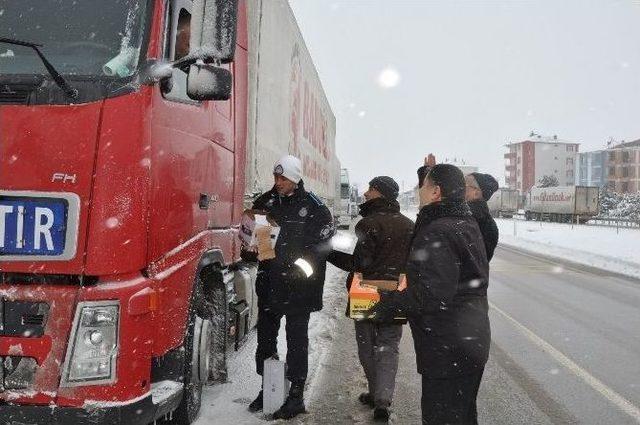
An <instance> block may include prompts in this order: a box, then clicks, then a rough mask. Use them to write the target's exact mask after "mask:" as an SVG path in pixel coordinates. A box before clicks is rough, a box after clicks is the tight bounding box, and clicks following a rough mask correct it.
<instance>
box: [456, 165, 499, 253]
mask: <svg viewBox="0 0 640 425" xmlns="http://www.w3.org/2000/svg"><path fill="white" fill-rule="evenodd" d="M464 179H465V182H466V186H467V187H466V192H465V199H466V200H467V203H468V204H469V208H471V214H473V218H475V219H476V221H477V222H478V226H479V227H480V232H481V233H482V239H483V240H484V247H485V250H486V251H487V260H489V261H491V259H492V258H493V252H494V251H495V249H496V245H498V236H499V235H498V226H497V225H496V221H495V220H494V219H493V217H491V214H490V213H489V206H488V205H487V201H489V199H491V196H492V195H493V194H494V193H495V191H496V190H498V187H499V185H498V181H497V180H496V179H495V178H493V176H492V175H490V174H483V173H471V174H467V175H466V176H465V178H464Z"/></svg>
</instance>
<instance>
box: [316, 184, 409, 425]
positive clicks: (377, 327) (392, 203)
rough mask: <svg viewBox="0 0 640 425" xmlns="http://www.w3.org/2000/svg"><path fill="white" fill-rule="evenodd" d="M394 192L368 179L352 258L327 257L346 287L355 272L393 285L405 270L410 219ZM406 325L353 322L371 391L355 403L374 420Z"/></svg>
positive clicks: (382, 412) (384, 404) (390, 383)
mask: <svg viewBox="0 0 640 425" xmlns="http://www.w3.org/2000/svg"><path fill="white" fill-rule="evenodd" d="M398 189H399V187H398V184H397V183H396V182H395V181H394V180H393V179H392V178H391V177H388V176H379V177H376V178H374V179H373V180H371V181H370V182H369V190H367V191H366V192H365V193H364V197H365V200H366V202H365V203H363V204H362V205H360V215H361V216H362V219H361V220H360V221H359V222H358V224H356V227H355V232H356V236H357V238H358V241H357V242H356V246H355V249H354V251H353V255H351V254H346V253H344V252H340V251H333V252H332V253H331V254H330V255H329V257H328V261H329V262H331V263H332V264H334V265H335V266H337V267H339V268H341V269H343V270H346V271H348V272H350V273H349V276H348V278H347V289H349V288H350V287H351V281H352V279H353V274H354V272H357V273H362V277H363V279H371V280H393V281H396V282H397V281H398V279H399V276H400V273H403V272H404V266H405V263H406V259H407V252H408V250H409V242H410V241H411V233H412V231H413V221H411V220H410V219H408V218H407V217H405V216H404V215H402V214H401V213H400V204H399V203H398V201H397V198H398ZM347 310H348V307H347ZM404 322H405V321H399V320H394V319H390V320H387V321H385V322H382V323H381V322H373V321H370V320H357V321H356V322H355V329H356V341H357V344H358V357H359V358H360V364H361V365H362V368H363V369H364V373H365V376H366V377H367V382H368V387H369V392H367V393H363V394H361V395H360V398H359V399H360V402H361V403H363V404H366V405H369V406H370V407H373V408H374V409H375V410H374V418H375V419H376V420H382V421H386V420H388V419H389V414H390V412H389V407H390V405H391V401H392V398H393V392H394V389H395V380H396V372H397V370H398V353H399V349H398V346H399V344H400V338H401V337H402V325H403V324H404Z"/></svg>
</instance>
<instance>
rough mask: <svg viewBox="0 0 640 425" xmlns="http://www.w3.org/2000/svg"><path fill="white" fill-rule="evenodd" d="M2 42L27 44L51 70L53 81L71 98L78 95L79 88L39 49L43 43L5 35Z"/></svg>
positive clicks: (17, 44) (48, 69)
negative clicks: (65, 77)
mask: <svg viewBox="0 0 640 425" xmlns="http://www.w3.org/2000/svg"><path fill="white" fill-rule="evenodd" d="M0 43H7V44H14V45H16V46H25V47H30V48H32V49H33V50H35V51H36V53H37V54H38V57H39V58H40V60H41V61H42V63H43V64H44V67H45V68H47V71H49V74H50V75H51V77H52V78H53V81H55V82H56V84H57V85H58V87H60V88H61V89H62V91H63V92H65V94H66V95H67V96H69V97H70V98H72V99H75V98H76V97H78V90H77V89H74V88H73V87H71V86H70V85H69V83H67V81H66V80H65V79H64V77H63V76H62V75H60V73H59V72H58V71H56V69H55V68H54V66H53V65H52V64H51V62H49V61H48V60H47V58H45V57H44V55H43V54H42V52H41V51H40V49H39V48H40V47H42V44H35V43H30V42H28V41H20V40H14V39H13V38H4V37H0Z"/></svg>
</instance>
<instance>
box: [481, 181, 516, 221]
mask: <svg viewBox="0 0 640 425" xmlns="http://www.w3.org/2000/svg"><path fill="white" fill-rule="evenodd" d="M518 196H520V195H519V194H518V191H517V190H516V189H507V188H500V189H498V190H497V191H496V193H494V194H493V196H492V197H491V199H489V201H488V202H487V204H488V205H489V213H491V216H492V217H507V218H511V217H513V216H514V214H516V213H517V212H518Z"/></svg>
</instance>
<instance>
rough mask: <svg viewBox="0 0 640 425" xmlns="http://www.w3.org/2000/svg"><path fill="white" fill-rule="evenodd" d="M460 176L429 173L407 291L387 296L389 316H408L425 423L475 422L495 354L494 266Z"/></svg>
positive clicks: (439, 170) (449, 171)
mask: <svg viewBox="0 0 640 425" xmlns="http://www.w3.org/2000/svg"><path fill="white" fill-rule="evenodd" d="M464 193H465V181H464V175H463V174H462V172H461V171H460V170H459V169H458V168H457V167H455V166H453V165H449V164H438V165H436V166H434V167H433V168H432V169H431V170H430V171H429V174H428V175H427V178H426V179H425V182H424V184H423V185H422V188H420V198H421V202H422V203H423V204H424V207H423V208H422V209H421V210H420V213H419V214H418V219H417V222H416V227H415V229H414V234H413V240H412V243H411V248H410V251H409V259H408V261H407V267H406V271H407V281H408V287H407V289H406V290H404V291H394V292H383V293H381V294H380V295H381V300H380V303H379V304H378V305H377V306H376V307H375V308H374V312H375V313H376V316H378V317H380V318H382V319H384V318H386V317H393V316H394V315H396V314H402V313H404V314H407V316H408V318H409V324H410V325H411V331H412V335H413V339H414V344H415V350H416V360H417V365H418V373H420V374H421V375H422V418H423V419H422V421H423V422H422V423H423V424H438V425H440V424H460V425H463V424H464V425H467V424H477V412H476V396H477V393H478V388H479V386H480V381H481V379H482V373H483V371H484V367H485V364H486V362H487V359H488V356H489V345H490V342H491V332H490V328H489V315H488V310H489V306H488V300H487V286H488V281H489V264H488V261H487V256H486V252H485V248H484V243H483V240H482V235H481V233H480V229H479V228H478V223H477V222H476V220H475V219H474V218H473V217H472V216H471V211H470V210H469V207H468V205H467V203H466V202H465V200H464Z"/></svg>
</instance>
